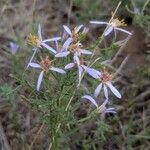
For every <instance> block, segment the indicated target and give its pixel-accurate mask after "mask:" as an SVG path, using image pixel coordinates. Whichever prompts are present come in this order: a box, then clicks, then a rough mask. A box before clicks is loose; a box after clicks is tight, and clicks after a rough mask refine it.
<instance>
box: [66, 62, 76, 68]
mask: <svg viewBox="0 0 150 150" xmlns="http://www.w3.org/2000/svg"><path fill="white" fill-rule="evenodd" d="M74 66H75V64H74V63H69V64H67V65H66V66H65V69H70V68H73V67H74Z"/></svg>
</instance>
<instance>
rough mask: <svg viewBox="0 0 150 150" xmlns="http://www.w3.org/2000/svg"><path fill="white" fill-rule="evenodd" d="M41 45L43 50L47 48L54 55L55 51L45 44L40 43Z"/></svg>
mask: <svg viewBox="0 0 150 150" xmlns="http://www.w3.org/2000/svg"><path fill="white" fill-rule="evenodd" d="M42 45H43V46H44V47H45V48H47V49H48V50H49V51H51V52H53V53H54V54H56V51H55V50H54V49H53V48H52V47H50V46H48V45H47V44H45V43H42Z"/></svg>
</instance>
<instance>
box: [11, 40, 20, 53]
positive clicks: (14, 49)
mask: <svg viewBox="0 0 150 150" xmlns="http://www.w3.org/2000/svg"><path fill="white" fill-rule="evenodd" d="M9 46H10V50H11V53H12V54H13V55H15V54H16V52H17V50H18V48H19V45H17V44H16V43H14V42H10V43H9Z"/></svg>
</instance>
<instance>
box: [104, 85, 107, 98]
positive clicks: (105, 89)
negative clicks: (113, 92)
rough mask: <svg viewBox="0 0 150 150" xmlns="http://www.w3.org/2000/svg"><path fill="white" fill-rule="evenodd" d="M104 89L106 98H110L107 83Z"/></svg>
mask: <svg viewBox="0 0 150 150" xmlns="http://www.w3.org/2000/svg"><path fill="white" fill-rule="evenodd" d="M103 89H104V96H105V98H106V99H108V89H107V87H106V85H105V84H104V87H103Z"/></svg>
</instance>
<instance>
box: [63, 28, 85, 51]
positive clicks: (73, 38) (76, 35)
mask: <svg viewBox="0 0 150 150" xmlns="http://www.w3.org/2000/svg"><path fill="white" fill-rule="evenodd" d="M63 27H64V31H65V36H69V37H68V38H67V40H66V42H65V47H66V48H67V47H68V46H69V45H70V44H71V43H72V42H74V43H77V42H79V41H80V37H81V35H83V34H86V33H87V32H88V28H86V27H84V28H83V25H79V26H78V27H75V28H74V29H73V30H70V29H69V27H67V26H66V25H64V26H63ZM82 28H83V31H82V32H80V30H81V29H82Z"/></svg>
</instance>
